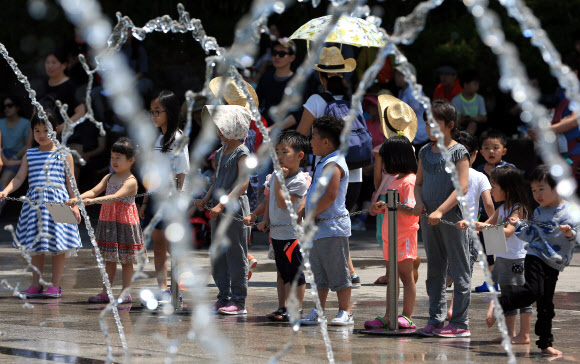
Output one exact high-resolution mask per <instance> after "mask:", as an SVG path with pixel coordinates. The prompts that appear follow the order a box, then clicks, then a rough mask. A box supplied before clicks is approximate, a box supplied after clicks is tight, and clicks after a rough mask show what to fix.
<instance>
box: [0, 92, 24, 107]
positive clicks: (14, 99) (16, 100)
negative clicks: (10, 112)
mask: <svg viewBox="0 0 580 364" xmlns="http://www.w3.org/2000/svg"><path fill="white" fill-rule="evenodd" d="M6 100H10V101H12V103H13V104H14V106H16V107H18V108H21V107H22V103H21V102H20V97H16V96H13V95H6V96H4V97H3V98H2V105H4V101H6Z"/></svg>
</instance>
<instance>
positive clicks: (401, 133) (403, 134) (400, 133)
mask: <svg viewBox="0 0 580 364" xmlns="http://www.w3.org/2000/svg"><path fill="white" fill-rule="evenodd" d="M397 135H398V136H405V132H404V131H402V130H397Z"/></svg>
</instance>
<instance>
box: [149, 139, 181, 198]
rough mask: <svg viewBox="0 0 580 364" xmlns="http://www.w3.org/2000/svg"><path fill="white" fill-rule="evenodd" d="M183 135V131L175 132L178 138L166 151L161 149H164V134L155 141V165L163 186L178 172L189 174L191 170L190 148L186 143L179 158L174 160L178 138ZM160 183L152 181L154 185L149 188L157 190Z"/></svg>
mask: <svg viewBox="0 0 580 364" xmlns="http://www.w3.org/2000/svg"><path fill="white" fill-rule="evenodd" d="M181 135H182V133H181V132H180V131H178V132H177V133H176V134H175V139H176V140H174V141H173V143H171V146H170V147H169V149H168V150H167V151H166V152H165V153H162V152H161V149H163V135H159V137H158V138H157V140H156V141H155V146H154V149H153V150H154V153H153V154H154V158H155V160H154V163H155V164H154V166H155V168H156V172H157V174H158V176H159V177H160V178H161V180H160V184H161V186H162V185H164V184H165V183H166V182H167V181H169V180H174V179H175V176H177V175H178V174H182V173H184V174H187V173H188V172H189V150H188V148H187V145H185V147H184V148H183V150H182V151H181V153H179V155H177V158H175V160H173V161H172V152H173V150H174V149H175V148H176V146H177V139H178V138H181ZM172 162H174V163H175V165H172ZM160 184H159V183H153V182H152V186H151V188H150V189H149V191H155V190H157V189H158V188H159V186H160Z"/></svg>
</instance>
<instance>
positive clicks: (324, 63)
mask: <svg viewBox="0 0 580 364" xmlns="http://www.w3.org/2000/svg"><path fill="white" fill-rule="evenodd" d="M355 68H356V61H355V60H354V58H348V59H344V57H343V56H342V53H340V49H338V48H337V47H330V48H322V52H320V57H318V64H317V65H316V66H314V69H315V70H317V71H320V72H326V73H346V72H352V71H354V69H355Z"/></svg>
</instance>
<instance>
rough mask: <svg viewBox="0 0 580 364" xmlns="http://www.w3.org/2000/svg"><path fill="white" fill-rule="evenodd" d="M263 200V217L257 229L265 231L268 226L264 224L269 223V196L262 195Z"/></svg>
mask: <svg viewBox="0 0 580 364" xmlns="http://www.w3.org/2000/svg"><path fill="white" fill-rule="evenodd" d="M264 202H266V205H265V206H264V218H262V221H260V223H259V224H258V226H257V227H258V230H260V231H263V232H266V231H268V229H269V228H268V227H266V225H270V196H264Z"/></svg>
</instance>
